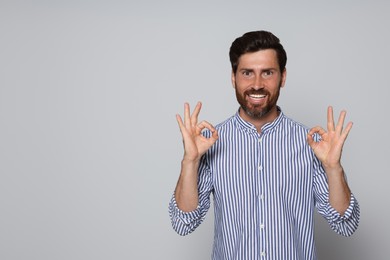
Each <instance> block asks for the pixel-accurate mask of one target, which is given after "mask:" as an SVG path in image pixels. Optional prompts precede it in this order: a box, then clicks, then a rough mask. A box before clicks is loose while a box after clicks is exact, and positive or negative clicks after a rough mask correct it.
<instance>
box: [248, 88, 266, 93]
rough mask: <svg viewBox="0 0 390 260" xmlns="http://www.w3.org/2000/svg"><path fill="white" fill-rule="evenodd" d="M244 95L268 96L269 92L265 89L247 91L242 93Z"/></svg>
mask: <svg viewBox="0 0 390 260" xmlns="http://www.w3.org/2000/svg"><path fill="white" fill-rule="evenodd" d="M244 94H245V95H269V92H268V91H267V90H265V89H253V88H252V89H249V90H247V91H245V92H244Z"/></svg>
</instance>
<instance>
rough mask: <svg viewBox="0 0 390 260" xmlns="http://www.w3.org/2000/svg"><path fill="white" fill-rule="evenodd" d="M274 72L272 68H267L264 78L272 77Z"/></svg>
mask: <svg viewBox="0 0 390 260" xmlns="http://www.w3.org/2000/svg"><path fill="white" fill-rule="evenodd" d="M273 74H274V72H273V71H272V70H266V71H264V72H263V77H264V78H269V77H271V76H272V75H273Z"/></svg>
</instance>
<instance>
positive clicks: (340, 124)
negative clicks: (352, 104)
mask: <svg viewBox="0 0 390 260" xmlns="http://www.w3.org/2000/svg"><path fill="white" fill-rule="evenodd" d="M346 115H347V112H346V111H345V110H343V111H341V112H340V116H339V121H338V122H337V126H336V131H337V132H338V133H341V132H342V131H343V126H344V120H345V116H346Z"/></svg>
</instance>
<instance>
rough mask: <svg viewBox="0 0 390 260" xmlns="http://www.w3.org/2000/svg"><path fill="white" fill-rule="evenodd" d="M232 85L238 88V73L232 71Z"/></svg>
mask: <svg viewBox="0 0 390 260" xmlns="http://www.w3.org/2000/svg"><path fill="white" fill-rule="evenodd" d="M232 86H233V88H234V89H235V88H236V75H235V74H234V72H233V71H232Z"/></svg>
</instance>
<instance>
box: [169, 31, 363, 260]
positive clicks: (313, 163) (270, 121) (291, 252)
mask: <svg viewBox="0 0 390 260" xmlns="http://www.w3.org/2000/svg"><path fill="white" fill-rule="evenodd" d="M229 54H230V61H231V65H232V83H233V86H234V88H235V91H236V96H237V101H238V103H239V104H240V108H239V110H238V112H237V113H236V114H235V115H234V116H232V117H231V118H229V119H227V120H226V121H224V122H223V123H221V124H219V125H217V126H216V127H213V126H212V125H211V124H210V123H208V122H206V121H202V122H198V115H199V112H200V110H201V103H198V104H197V105H196V107H195V109H194V111H193V113H192V114H191V113H190V107H189V105H188V104H187V103H186V104H185V108H184V120H183V119H182V118H181V116H179V115H177V122H178V124H179V127H180V130H181V134H182V137H183V142H184V156H183V159H182V162H181V173H180V177H179V180H178V183H177V186H176V189H175V192H174V196H173V197H172V200H171V202H170V204H169V211H170V216H171V220H172V225H173V228H174V229H175V230H176V231H177V232H178V233H179V234H180V235H186V234H188V233H191V232H192V231H193V230H195V228H196V227H198V226H199V224H200V223H201V222H202V220H203V219H204V217H205V215H206V213H207V211H208V209H209V207H210V195H211V193H212V194H213V197H214V214H215V235H214V246H213V253H212V259H218V260H225V259H248V260H255V259H275V260H287V259H288V260H294V259H299V260H302V259H316V251H315V245H314V216H313V214H314V208H317V210H318V212H319V213H320V214H321V215H322V216H323V217H324V218H325V219H326V220H327V221H328V223H329V224H330V227H331V228H332V229H333V230H334V231H336V232H337V233H339V234H341V235H344V236H350V235H351V234H352V233H353V232H354V231H355V230H356V229H357V226H358V222H359V216H360V213H359V205H358V202H357V200H356V198H355V197H354V196H353V194H352V193H351V191H350V189H349V187H348V184H347V181H346V178H345V174H344V170H343V167H342V165H341V163H340V159H341V152H342V147H343V145H344V142H345V140H346V138H347V135H348V133H349V131H350V130H351V128H352V123H351V122H350V123H348V124H347V125H346V126H345V127H344V120H345V116H346V112H345V111H342V112H341V113H340V117H339V119H338V122H337V124H336V125H335V123H334V119H333V110H332V107H329V108H328V111H327V131H325V130H324V129H322V128H321V127H314V128H312V129H310V130H309V129H308V128H306V127H304V126H303V125H301V124H299V123H297V122H295V121H293V120H292V119H290V118H288V117H286V115H285V114H284V113H283V112H282V110H281V108H280V107H279V106H277V100H278V97H279V93H280V89H281V88H282V87H284V84H285V81H286V68H285V65H286V61H287V55H286V52H285V50H284V48H283V46H282V45H281V44H280V41H279V39H278V38H277V37H276V36H274V35H273V34H272V33H270V32H266V31H256V32H249V33H246V34H244V35H243V36H242V37H239V38H237V39H236V40H235V41H234V42H233V43H232V46H231V48H230V53H229Z"/></svg>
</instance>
